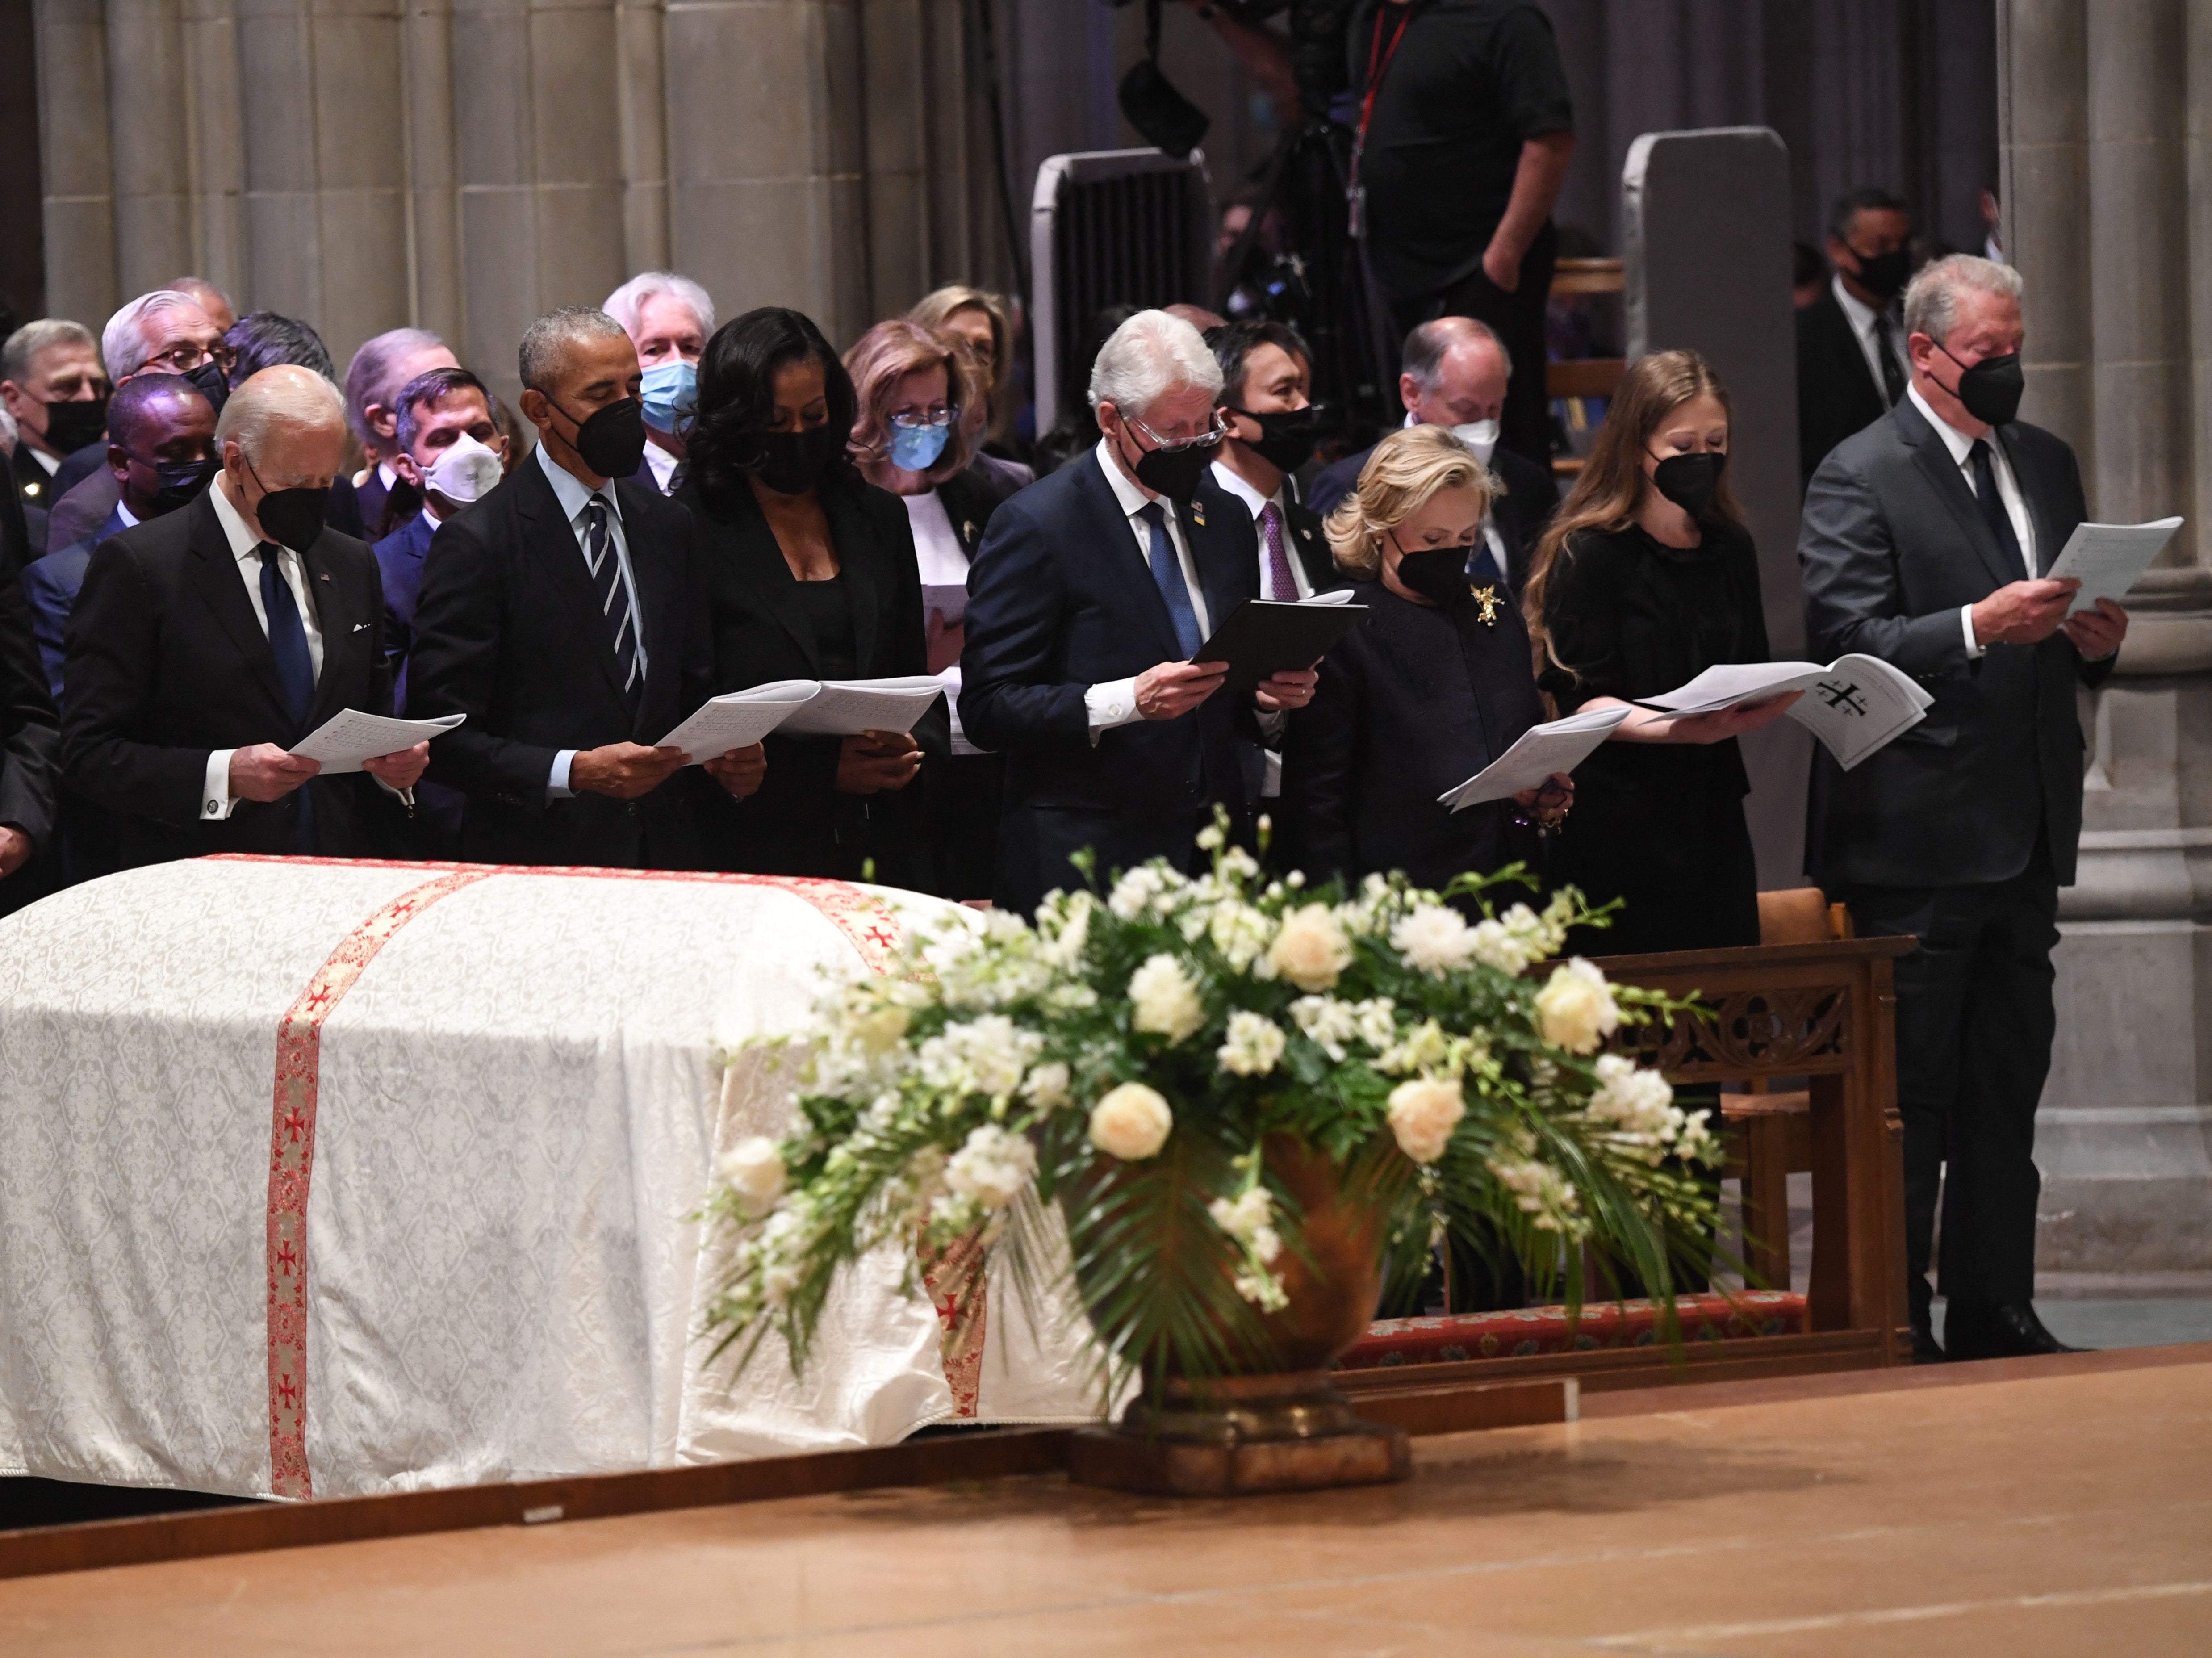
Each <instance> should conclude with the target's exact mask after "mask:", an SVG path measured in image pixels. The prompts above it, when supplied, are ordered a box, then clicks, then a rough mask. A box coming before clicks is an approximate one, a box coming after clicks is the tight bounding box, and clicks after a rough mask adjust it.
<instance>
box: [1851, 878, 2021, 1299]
mask: <svg viewBox="0 0 2212 1658" xmlns="http://www.w3.org/2000/svg"><path fill="white" fill-rule="evenodd" d="M1844 902H1846V903H1847V904H1848V905H1849V906H1850V913H1851V921H1852V924H1853V926H1855V927H1856V928H1857V931H1858V933H1859V936H1860V937H1862V938H1869V937H1872V936H1875V935H1877V934H1883V933H1888V934H1897V933H1906V932H1909V933H1911V934H1912V935H1913V936H1914V937H1916V938H1918V939H1919V940H1920V948H1919V950H1917V951H1916V952H1915V953H1914V954H1912V955H1911V956H1907V957H1903V958H1901V959H1900V960H1899V962H1898V963H1897V1103H1898V1111H1899V1115H1900V1116H1901V1117H1902V1118H1903V1119H1904V1121H1905V1270H1906V1272H1907V1280H1906V1281H1907V1284H1908V1287H1909V1288H1910V1290H1911V1297H1912V1315H1913V1319H1914V1321H1915V1322H1916V1323H1923V1324H1924V1323H1925V1321H1926V1320H1927V1318H1928V1304H1929V1301H1930V1300H1931V1299H1932V1297H1933V1291H1931V1290H1930V1289H1929V1283H1928V1268H1929V1255H1930V1254H1931V1247H1930V1246H1931V1241H1932V1238H1933V1236H1934V1233H1935V1229H1936V1204H1937V1201H1938V1199H1939V1197H1940V1199H1941V1201H1942V1210H1943V1254H1942V1260H1941V1261H1940V1262H1939V1263H1937V1265H1938V1266H1939V1273H1940V1277H1941V1279H1942V1289H1943V1293H1944V1294H1945V1295H1946V1296H1947V1297H1949V1298H1950V1299H1951V1300H1953V1301H1954V1302H1960V1301H1972V1302H1983V1303H2023V1302H2027V1301H2029V1300H2032V1299H2033V1297H2034V1295H2035V1206H2036V1199H2037V1198H2038V1197H2039V1195H2040V1194H2041V1193H2042V1189H2043V1177H2042V1176H2041V1175H2039V1174H2038V1173H2037V1171H2036V1167H2035V1108H2036V1104H2037V1102H2039V1100H2041V1098H2042V1097H2043V1083H2044V1078H2045V1077H2046V1076H2048V1075H2049V1073H2050V1071H2051V1037H2052V1035H2054V1033H2055V1032H2056V1030H2057V1011H2056V1009H2055V1008H2054V1006H2053V1005H2052V1001H2051V979H2052V973H2051V946H2052V945H2053V944H2057V942H2058V926H2057V916H2058V883H2057V878H2056V877H2055V876H2054V875H2053V874H2052V872H2051V859H2050V856H2049V854H2048V853H2047V852H2046V851H2045V849H2044V848H2043V847H2040V846H2039V847H2037V849H2036V853H2035V855H2034V857H2033V858H2032V859H2030V860H2029V863H2028V866H2027V869H2025V870H2024V871H2022V872H2021V873H2020V874H2018V875H2016V876H2015V877H2014V878H2012V879H2011V880H2009V881H1998V882H1994V883H1991V884H1988V885H1985V886H1963V887H1861V888H1857V889H1853V890H1848V891H1846V892H1845V893H1844Z"/></svg>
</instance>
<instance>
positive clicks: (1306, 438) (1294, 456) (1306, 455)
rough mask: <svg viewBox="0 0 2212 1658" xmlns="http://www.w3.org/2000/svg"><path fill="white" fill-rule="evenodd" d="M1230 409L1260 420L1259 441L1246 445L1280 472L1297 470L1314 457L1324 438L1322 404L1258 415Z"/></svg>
mask: <svg viewBox="0 0 2212 1658" xmlns="http://www.w3.org/2000/svg"><path fill="white" fill-rule="evenodd" d="M1230 412H1231V414H1235V415H1242V416H1243V417H1244V418H1245V419H1246V420H1249V421H1257V422H1259V425H1260V435H1259V438H1258V440H1256V441H1254V442H1250V443H1247V444H1246V445H1245V447H1246V448H1248V449H1249V450H1251V451H1252V452H1253V453H1254V454H1255V455H1257V456H1259V457H1260V459H1262V460H1264V461H1266V462H1267V465H1270V466H1273V467H1274V468H1276V469H1277V470H1278V471H1285V472H1295V471H1297V470H1298V468H1299V467H1301V466H1303V465H1305V464H1306V462H1307V461H1308V460H1310V459H1312V457H1313V452H1314V445H1315V444H1316V443H1317V442H1318V441H1320V439H1321V406H1320V405H1319V404H1307V405H1306V406H1305V407H1304V408H1303V409H1292V410H1275V411H1271V412H1270V413H1267V414H1264V415H1255V414H1254V413H1253V412H1252V411H1251V410H1249V409H1232V410H1230Z"/></svg>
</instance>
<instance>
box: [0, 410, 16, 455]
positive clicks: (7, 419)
mask: <svg viewBox="0 0 2212 1658" xmlns="http://www.w3.org/2000/svg"><path fill="white" fill-rule="evenodd" d="M15 439H16V431H15V416H13V415H11V414H9V412H8V411H7V410H5V409H0V455H5V456H7V457H8V458H9V459H10V460H13V459H15Z"/></svg>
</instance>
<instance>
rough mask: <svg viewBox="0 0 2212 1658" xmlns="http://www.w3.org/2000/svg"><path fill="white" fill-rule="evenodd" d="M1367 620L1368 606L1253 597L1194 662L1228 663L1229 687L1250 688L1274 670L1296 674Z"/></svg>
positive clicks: (1207, 642)
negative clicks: (1304, 602) (1292, 602)
mask: <svg viewBox="0 0 2212 1658" xmlns="http://www.w3.org/2000/svg"><path fill="white" fill-rule="evenodd" d="M1366 620H1367V607H1366V606H1365V605H1364V604H1285V603H1283V602H1282V601H1281V600H1279V599H1271V598H1248V599H1246V600H1245V601H1244V602H1243V604H1240V605H1238V606H1237V609H1236V610H1234V611H1232V612H1231V615H1230V617H1229V620H1228V621H1226V622H1225V623H1222V624H1221V625H1220V626H1219V627H1218V628H1216V629H1214V630H1213V637H1212V638H1211V639H1209V640H1207V641H1206V643H1205V644H1203V645H1201V646H1200V647H1198V650H1197V652H1196V653H1194V655H1193V656H1192V657H1191V660H1192V661H1194V662H1226V663H1227V664H1228V665H1229V679H1228V688H1229V689H1231V690H1232V691H1239V692H1243V691H1249V690H1250V689H1252V688H1253V687H1254V686H1255V685H1257V684H1258V683H1260V682H1261V680H1263V679H1265V678H1266V677H1267V676H1268V675H1270V674H1276V673H1288V672H1293V671H1297V670H1299V669H1303V668H1310V667H1311V666H1313V665H1314V664H1315V663H1316V662H1318V661H1320V660H1321V659H1322V657H1324V656H1326V655H1328V652H1329V647H1331V646H1333V645H1334V644H1335V643H1336V641H1338V640H1340V639H1341V638H1343V637H1344V636H1345V635H1346V634H1348V633H1350V632H1351V631H1352V629H1354V628H1357V627H1358V626H1359V625H1360V623H1364V621H1366Z"/></svg>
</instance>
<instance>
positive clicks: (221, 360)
mask: <svg viewBox="0 0 2212 1658" xmlns="http://www.w3.org/2000/svg"><path fill="white" fill-rule="evenodd" d="M234 361H236V356H235V354H234V353H233V352H232V351H231V349H229V348H228V346H226V345H224V344H223V343H222V342H221V341H217V342H216V343H215V344H214V345H211V346H209V345H201V344H198V343H196V342H194V341H191V340H179V341H178V342H177V343H175V344H174V345H173V346H171V347H170V348H169V349H167V350H166V351H157V352H155V354H154V355H152V356H150V357H149V358H147V359H146V364H145V366H146V367H149V368H155V367H163V368H167V369H168V370H169V371H170V372H171V373H172V374H191V372H192V370H193V369H195V368H197V367H199V366H200V365H201V364H202V363H204V362H212V363H215V364H217V365H218V366H220V367H222V371H223V372H224V373H225V374H228V373H229V372H230V367H231V364H232V363H233V362H234Z"/></svg>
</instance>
